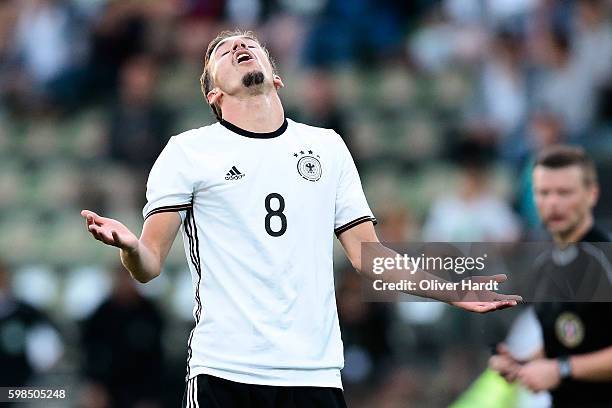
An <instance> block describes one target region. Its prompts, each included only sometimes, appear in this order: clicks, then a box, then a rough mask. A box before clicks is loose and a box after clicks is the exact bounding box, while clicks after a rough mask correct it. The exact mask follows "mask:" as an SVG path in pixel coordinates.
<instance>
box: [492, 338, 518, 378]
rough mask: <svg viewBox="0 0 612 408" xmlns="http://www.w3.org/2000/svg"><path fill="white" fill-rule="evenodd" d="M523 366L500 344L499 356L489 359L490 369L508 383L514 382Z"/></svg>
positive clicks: (495, 355)
mask: <svg viewBox="0 0 612 408" xmlns="http://www.w3.org/2000/svg"><path fill="white" fill-rule="evenodd" d="M521 366H522V364H521V363H520V362H518V361H517V360H516V359H515V358H514V357H512V355H511V354H510V351H509V350H508V347H507V346H506V345H505V344H503V343H500V344H498V346H497V354H494V355H493V356H491V358H489V368H491V369H492V370H494V371H497V372H498V373H499V375H501V376H502V377H504V378H505V379H506V381H508V382H514V381H515V380H516V377H517V375H518V372H519V370H520V369H521Z"/></svg>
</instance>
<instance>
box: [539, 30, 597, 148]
mask: <svg viewBox="0 0 612 408" xmlns="http://www.w3.org/2000/svg"><path fill="white" fill-rule="evenodd" d="M534 57H535V61H536V63H537V64H538V66H539V68H540V69H541V71H540V72H539V74H538V75H536V77H535V78H534V82H533V86H534V98H535V100H534V102H535V107H536V108H537V109H546V110H549V111H552V112H555V113H556V114H557V115H559V116H560V117H561V118H562V119H563V121H564V126H565V128H566V129H567V130H568V132H569V133H570V134H571V135H572V136H580V135H581V134H582V133H583V132H584V131H586V130H587V128H588V126H589V124H590V120H591V119H592V118H593V113H594V108H595V106H594V104H595V99H594V98H595V93H594V91H595V87H594V86H595V79H594V78H593V77H592V76H591V74H592V72H591V70H590V69H587V68H585V65H584V64H582V63H578V62H577V61H576V59H575V58H572V44H571V39H570V37H569V36H568V33H567V32H565V31H563V30H561V29H553V30H550V31H544V32H542V33H540V34H538V37H537V38H536V40H535V56H534ZM570 95H571V97H570Z"/></svg>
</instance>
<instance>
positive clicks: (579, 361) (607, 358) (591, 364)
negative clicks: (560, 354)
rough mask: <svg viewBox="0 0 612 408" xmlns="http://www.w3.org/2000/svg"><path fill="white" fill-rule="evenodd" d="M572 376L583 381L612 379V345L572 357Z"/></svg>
mask: <svg viewBox="0 0 612 408" xmlns="http://www.w3.org/2000/svg"><path fill="white" fill-rule="evenodd" d="M570 364H571V366H572V378H574V379H575V380H582V381H612V346H610V347H606V348H603V349H601V350H597V351H593V352H591V353H585V354H576V355H573V356H571V357H570Z"/></svg>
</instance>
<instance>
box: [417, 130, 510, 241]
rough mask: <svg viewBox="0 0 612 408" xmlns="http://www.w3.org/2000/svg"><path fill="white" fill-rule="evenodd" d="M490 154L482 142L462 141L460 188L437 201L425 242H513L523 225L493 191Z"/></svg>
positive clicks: (457, 151) (426, 226)
mask: <svg viewBox="0 0 612 408" xmlns="http://www.w3.org/2000/svg"><path fill="white" fill-rule="evenodd" d="M490 154H491V152H490V151H489V150H488V149H487V148H486V147H483V145H482V144H481V143H480V142H476V141H469V140H468V141H464V142H461V143H460V144H459V146H458V148H457V150H456V153H455V155H456V157H457V158H458V159H459V178H460V180H459V188H458V191H456V192H454V193H452V192H451V193H448V194H447V195H445V196H442V197H440V198H438V199H436V200H435V201H434V202H433V204H432V206H431V210H430V211H429V214H428V216H427V220H426V221H425V225H424V227H423V239H424V240H425V241H447V242H474V241H496V242H504V241H514V240H516V239H518V237H519V233H520V226H519V223H518V219H517V218H516V216H515V215H514V213H513V212H512V210H511V208H510V206H509V205H508V204H507V203H506V202H504V201H503V200H501V199H500V198H499V197H497V195H496V194H495V193H494V192H493V191H491V189H490V184H489V176H490V163H489V161H490V157H489V156H488V155H490Z"/></svg>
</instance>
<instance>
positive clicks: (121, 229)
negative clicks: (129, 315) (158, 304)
mask: <svg viewBox="0 0 612 408" xmlns="http://www.w3.org/2000/svg"><path fill="white" fill-rule="evenodd" d="M81 215H82V216H83V217H84V218H85V219H86V223H87V230H88V231H89V233H90V234H91V235H92V236H93V237H94V238H95V239H97V240H98V241H101V242H103V243H105V244H106V245H111V246H114V247H117V248H119V249H120V250H121V251H120V255H121V262H122V263H123V265H124V266H125V267H126V269H127V270H128V271H130V274H131V275H132V277H133V278H134V279H136V280H137V281H138V282H141V283H146V282H148V281H150V280H151V279H153V278H156V277H157V276H159V274H160V273H161V268H162V266H163V264H164V261H165V260H166V257H167V256H168V252H169V251H170V248H171V247H172V243H173V242H174V239H175V238H176V233H177V232H178V230H179V228H180V226H181V218H180V216H179V214H178V213H176V212H164V213H157V214H153V215H151V216H150V217H148V218H147V219H146V221H145V223H144V226H143V228H142V234H141V235H140V239H139V238H137V237H136V235H134V234H133V233H132V232H131V231H130V230H129V229H128V228H127V227H126V226H125V225H123V224H122V223H121V222H119V221H117V220H114V219H112V218H106V217H101V216H99V215H98V214H96V213H95V212H93V211H89V210H83V211H81Z"/></svg>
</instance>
